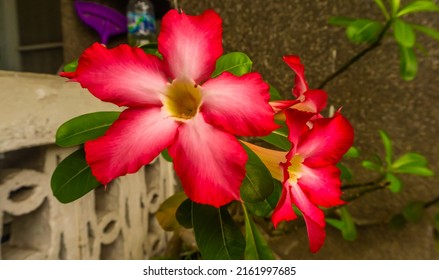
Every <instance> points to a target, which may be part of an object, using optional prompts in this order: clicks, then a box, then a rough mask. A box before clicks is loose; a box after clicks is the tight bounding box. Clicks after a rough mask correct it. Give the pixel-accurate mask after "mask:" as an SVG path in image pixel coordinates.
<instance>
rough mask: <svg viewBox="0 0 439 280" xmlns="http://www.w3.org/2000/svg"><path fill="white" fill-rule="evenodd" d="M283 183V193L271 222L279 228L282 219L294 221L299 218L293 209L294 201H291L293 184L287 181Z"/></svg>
mask: <svg viewBox="0 0 439 280" xmlns="http://www.w3.org/2000/svg"><path fill="white" fill-rule="evenodd" d="M283 185H284V186H283V188H282V195H281V197H280V199H279V202H278V203H277V206H276V208H275V209H274V211H273V214H272V215H271V222H272V223H273V225H274V227H275V228H277V226H278V225H279V223H280V222H282V221H292V220H294V219H296V218H297V215H296V213H294V210H293V202H292V201H291V193H290V192H291V191H290V188H291V186H290V185H289V184H288V183H287V182H285V183H284V184H283Z"/></svg>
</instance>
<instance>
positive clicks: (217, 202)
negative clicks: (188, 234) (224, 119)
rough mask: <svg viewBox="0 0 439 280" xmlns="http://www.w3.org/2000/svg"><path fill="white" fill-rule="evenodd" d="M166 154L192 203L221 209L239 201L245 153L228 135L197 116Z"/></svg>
mask: <svg viewBox="0 0 439 280" xmlns="http://www.w3.org/2000/svg"><path fill="white" fill-rule="evenodd" d="M168 151H169V154H170V155H171V157H172V158H173V159H174V169H175V171H176V173H177V175H178V176H179V177H180V179H181V182H182V185H183V189H184V191H185V192H186V194H187V196H188V197H189V198H190V199H191V200H192V201H195V202H197V203H200V204H209V205H212V206H215V207H220V206H223V205H225V204H227V203H229V202H231V201H232V200H239V198H240V195H239V190H240V187H241V183H242V181H243V179H244V177H245V163H246V161H247V154H246V153H245V150H244V148H243V147H242V146H241V144H239V142H238V140H236V138H235V137H233V136H232V135H231V134H229V133H227V132H224V131H222V130H219V129H217V128H216V127H214V126H212V125H210V124H208V123H206V122H205V121H204V119H203V116H202V115H201V114H197V115H196V116H195V117H194V118H192V119H191V120H190V121H187V122H185V123H182V125H181V126H180V127H179V130H178V137H177V140H176V142H175V143H174V144H172V145H171V146H170V147H169V149H168Z"/></svg>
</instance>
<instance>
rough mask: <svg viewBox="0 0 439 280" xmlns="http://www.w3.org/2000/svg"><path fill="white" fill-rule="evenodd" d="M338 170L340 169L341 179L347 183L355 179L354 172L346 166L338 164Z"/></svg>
mask: <svg viewBox="0 0 439 280" xmlns="http://www.w3.org/2000/svg"><path fill="white" fill-rule="evenodd" d="M337 168H338V169H340V171H341V174H340V179H342V180H345V181H351V180H352V178H353V175H352V171H351V170H350V169H349V168H348V167H347V166H346V165H344V164H342V163H337Z"/></svg>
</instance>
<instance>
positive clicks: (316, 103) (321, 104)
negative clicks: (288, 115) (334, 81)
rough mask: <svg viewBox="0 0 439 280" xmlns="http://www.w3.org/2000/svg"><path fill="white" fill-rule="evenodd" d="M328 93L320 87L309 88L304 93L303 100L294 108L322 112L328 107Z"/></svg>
mask: <svg viewBox="0 0 439 280" xmlns="http://www.w3.org/2000/svg"><path fill="white" fill-rule="evenodd" d="M327 99H328V95H327V94H326V92H325V91H323V90H320V89H315V90H308V91H306V92H305V93H304V94H303V101H302V102H300V103H298V104H296V105H294V106H293V108H294V109H297V110H301V111H307V112H313V113H320V111H322V110H323V109H324V108H325V107H326V101H327Z"/></svg>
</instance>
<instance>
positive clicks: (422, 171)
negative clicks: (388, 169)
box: [394, 166, 434, 176]
mask: <svg viewBox="0 0 439 280" xmlns="http://www.w3.org/2000/svg"><path fill="white" fill-rule="evenodd" d="M394 172H395V173H404V174H413V175H418V176H434V172H433V171H431V170H430V169H429V168H427V167H422V166H405V167H400V168H398V169H397V170H395V171H394Z"/></svg>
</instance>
